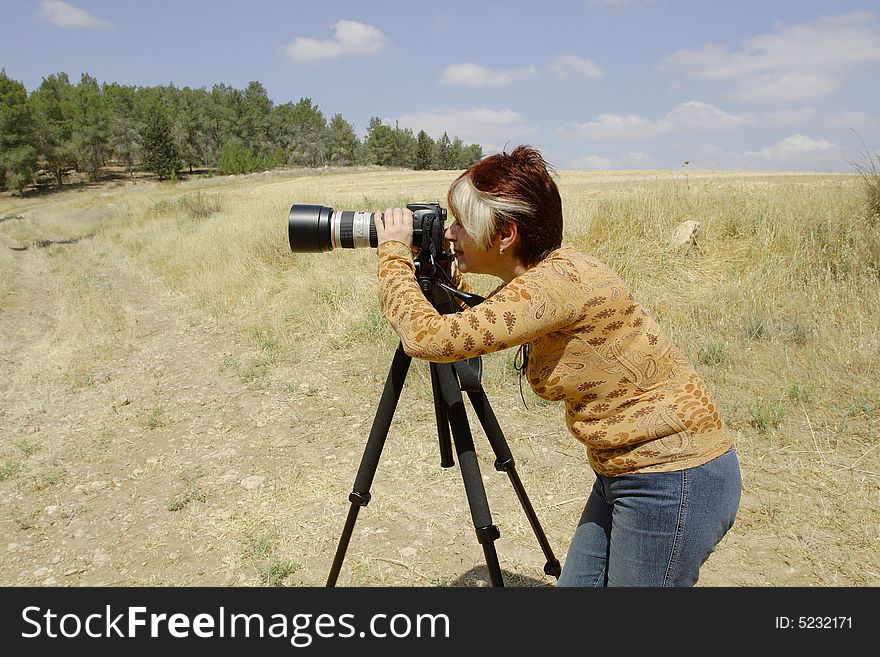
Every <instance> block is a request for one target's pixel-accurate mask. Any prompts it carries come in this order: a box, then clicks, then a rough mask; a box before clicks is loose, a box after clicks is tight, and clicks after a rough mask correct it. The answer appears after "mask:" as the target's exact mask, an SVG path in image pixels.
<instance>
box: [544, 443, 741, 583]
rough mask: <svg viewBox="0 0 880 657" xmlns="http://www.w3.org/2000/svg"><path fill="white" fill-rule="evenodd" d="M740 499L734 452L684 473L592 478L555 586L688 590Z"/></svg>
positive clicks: (734, 514) (739, 480)
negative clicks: (675, 587)
mask: <svg viewBox="0 0 880 657" xmlns="http://www.w3.org/2000/svg"><path fill="white" fill-rule="evenodd" d="M741 492H742V480H741V477H740V469H739V460H738V459H737V456H736V452H735V451H734V449H733V448H731V449H730V450H728V451H727V452H726V453H725V454H722V455H721V456H719V457H717V458H715V459H712V460H711V461H709V462H708V463H705V464H703V465H701V466H698V467H696V468H690V469H688V470H680V471H677V472H656V473H653V472H652V473H643V474H629V475H621V476H618V477H604V476H602V475H598V474H597V475H596V482H595V484H593V491H592V493H591V494H590V497H589V499H588V500H587V505H586V507H585V508H584V513H583V515H582V516H581V519H580V521H579V522H578V526H577V529H576V530H575V533H574V538H573V539H572V541H571V545H570V546H569V549H568V556H567V557H566V559H565V565H564V567H563V569H562V575H561V576H560V577H559V582H558V584H557V585H558V586H693V585H694V584H695V583H696V582H697V579H698V578H699V575H700V566H702V565H703V563H704V562H705V561H706V559H708V558H709V555H710V554H712V552H713V551H714V550H715V546H716V545H717V544H718V542H719V541H720V540H721V539H722V537H723V536H724V535H725V534H726V533H727V531H728V530H729V529H730V528H731V527H732V526H733V521H734V518H735V517H736V511H737V509H738V508H739V500H740V494H741Z"/></svg>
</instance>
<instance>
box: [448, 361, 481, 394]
mask: <svg viewBox="0 0 880 657" xmlns="http://www.w3.org/2000/svg"><path fill="white" fill-rule="evenodd" d="M452 366H453V368H454V369H455V373H456V374H457V375H458V383H459V385H460V386H461V389H462V391H463V392H479V391H480V390H481V389H482V384H481V383H480V379H481V378H482V377H483V359H482V358H480V357H479V356H476V357H474V358H468V359H467V360H459V361H456V362H455V363H453V364H452Z"/></svg>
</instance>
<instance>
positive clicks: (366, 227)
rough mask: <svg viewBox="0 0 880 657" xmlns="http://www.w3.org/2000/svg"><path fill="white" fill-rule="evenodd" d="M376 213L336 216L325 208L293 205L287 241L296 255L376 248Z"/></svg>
mask: <svg viewBox="0 0 880 657" xmlns="http://www.w3.org/2000/svg"><path fill="white" fill-rule="evenodd" d="M374 214H375V213H373V212H353V211H350V210H344V211H342V212H336V211H335V210H334V209H333V208H328V207H325V206H323V205H293V206H291V208H290V215H289V217H288V220H287V239H288V240H289V242H290V250H291V251H293V252H295V253H323V252H324V251H332V250H333V249H357V248H360V247H364V246H371V247H373V248H376V246H378V245H379V240H378V239H377V238H376V225H375V224H374V223H373V215H374Z"/></svg>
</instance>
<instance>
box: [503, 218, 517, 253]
mask: <svg viewBox="0 0 880 657" xmlns="http://www.w3.org/2000/svg"><path fill="white" fill-rule="evenodd" d="M519 240H520V237H519V230H518V229H517V227H516V224H515V223H514V222H512V221H511V222H508V223H507V225H505V226H504V228H503V229H502V230H501V237H500V239H499V240H498V246H499V247H501V250H503V251H513V252H515V250H516V247H517V246H519Z"/></svg>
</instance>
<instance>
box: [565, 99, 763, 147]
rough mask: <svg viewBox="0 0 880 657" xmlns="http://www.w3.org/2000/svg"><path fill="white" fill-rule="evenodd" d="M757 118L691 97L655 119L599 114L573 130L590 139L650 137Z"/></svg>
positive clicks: (748, 122)
mask: <svg viewBox="0 0 880 657" xmlns="http://www.w3.org/2000/svg"><path fill="white" fill-rule="evenodd" d="M754 121H755V118H754V117H753V116H751V115H748V114H744V115H742V116H735V115H733V114H728V113H727V112H725V111H723V110H720V109H718V108H717V107H715V106H714V105H711V104H709V103H704V102H702V101H698V100H690V101H688V102H686V103H681V104H680V105H677V106H675V107H674V108H673V109H672V110H671V111H670V112H669V113H668V114H667V115H666V116H665V117H663V118H661V119H657V120H656V121H652V120H651V119H646V118H644V117H641V116H637V115H635V114H628V115H626V116H621V115H618V114H600V115H599V116H598V118H597V119H596V120H595V121H590V122H588V123H581V124H578V125H576V126H575V128H574V130H575V132H576V133H577V134H579V135H580V136H582V137H587V138H589V139H649V138H652V137H656V136H658V135H663V134H668V133H671V132H687V131H692V130H715V129H719V128H720V129H730V128H739V127H742V126H747V125H751V124H753V123H754Z"/></svg>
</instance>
